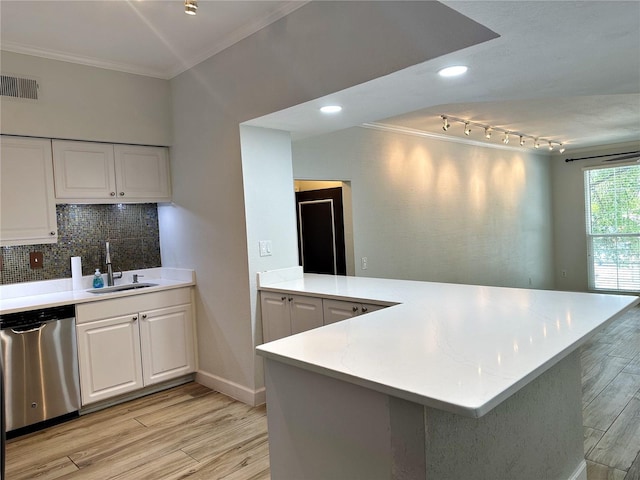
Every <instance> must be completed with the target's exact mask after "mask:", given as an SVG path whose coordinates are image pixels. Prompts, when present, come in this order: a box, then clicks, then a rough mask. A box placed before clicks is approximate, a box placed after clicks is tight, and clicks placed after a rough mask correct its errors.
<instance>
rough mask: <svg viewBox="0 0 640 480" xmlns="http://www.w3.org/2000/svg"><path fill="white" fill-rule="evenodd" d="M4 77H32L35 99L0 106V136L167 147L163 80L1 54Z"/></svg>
mask: <svg viewBox="0 0 640 480" xmlns="http://www.w3.org/2000/svg"><path fill="white" fill-rule="evenodd" d="M1 60H2V73H3V74H9V75H17V76H20V75H24V76H28V77H35V78H37V79H38V83H39V85H40V89H39V94H38V95H39V100H38V101H28V100H17V99H11V98H7V97H3V98H2V102H0V114H1V116H2V124H1V125H0V130H1V133H4V134H12V135H26V136H36V137H45V138H66V139H73V140H87V141H101V142H114V143H132V144H143V145H171V91H170V89H169V82H168V81H167V80H160V79H157V78H150V77H143V76H141V75H133V74H130V73H122V72H115V71H112V70H105V69H103V68H95V67H87V66H84V65H77V64H74V63H68V62H61V61H57V60H48V59H45V58H39V57H33V56H30V55H21V54H17V53H10V52H4V51H3V52H2V59H1Z"/></svg>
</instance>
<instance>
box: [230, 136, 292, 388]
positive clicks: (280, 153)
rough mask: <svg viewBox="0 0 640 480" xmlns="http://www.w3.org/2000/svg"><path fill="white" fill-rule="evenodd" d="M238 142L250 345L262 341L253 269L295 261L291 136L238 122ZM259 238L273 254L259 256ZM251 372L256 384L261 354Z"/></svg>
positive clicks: (272, 266)
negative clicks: (246, 266)
mask: <svg viewBox="0 0 640 480" xmlns="http://www.w3.org/2000/svg"><path fill="white" fill-rule="evenodd" d="M240 142H241V147H242V170H243V181H244V206H245V216H246V221H247V247H248V257H249V272H250V274H249V296H250V300H251V315H252V321H253V323H252V329H253V335H254V336H253V346H254V347H255V346H256V345H259V344H261V343H262V323H261V322H262V317H261V315H260V302H259V299H258V289H257V275H256V273H257V272H262V271H265V270H276V269H279V268H287V267H291V266H293V265H297V263H298V241H297V237H296V235H295V234H293V235H292V232H295V231H296V217H295V194H294V189H293V172H292V170H291V137H290V135H289V132H282V131H278V130H267V129H264V128H257V127H247V126H242V127H240ZM267 199H268V201H265V200H267ZM261 240H269V241H271V242H272V245H273V248H274V250H273V251H272V253H273V255H270V256H265V257H261V256H260V254H259V253H260V250H259V242H260V241H261ZM255 374H256V384H259V383H260V382H262V379H263V370H262V360H261V358H259V357H256V367H255Z"/></svg>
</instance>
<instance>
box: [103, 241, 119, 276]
mask: <svg viewBox="0 0 640 480" xmlns="http://www.w3.org/2000/svg"><path fill="white" fill-rule="evenodd" d="M105 248H106V250H107V254H106V256H105V263H106V264H107V285H108V286H109V287H113V286H114V285H115V283H114V281H113V279H114V278H122V272H119V273H116V274H114V273H113V267H112V266H111V252H110V251H109V242H105Z"/></svg>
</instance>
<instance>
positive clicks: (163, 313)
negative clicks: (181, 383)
mask: <svg viewBox="0 0 640 480" xmlns="http://www.w3.org/2000/svg"><path fill="white" fill-rule="evenodd" d="M193 330H194V329H193V315H192V314H191V305H178V306H175V307H168V308H160V309H158V310H150V311H146V312H141V313H140V345H141V349H142V373H143V378H144V385H145V386H147V385H151V384H153V383H158V382H162V381H165V380H169V379H171V378H175V377H179V376H181V375H186V374H188V373H191V372H193V371H195V348H194V335H193Z"/></svg>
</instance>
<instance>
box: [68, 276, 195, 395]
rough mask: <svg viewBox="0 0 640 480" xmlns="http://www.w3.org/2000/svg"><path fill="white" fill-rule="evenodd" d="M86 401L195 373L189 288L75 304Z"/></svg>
mask: <svg viewBox="0 0 640 480" xmlns="http://www.w3.org/2000/svg"><path fill="white" fill-rule="evenodd" d="M76 324H77V326H76V332H77V337H78V361H79V364H80V392H81V397H82V405H83V406H84V405H87V404H90V403H93V402H97V401H100V400H106V399H108V398H111V397H115V396H117V395H121V394H124V393H128V392H131V391H134V390H138V389H140V388H142V387H145V386H148V385H152V384H154V383H158V382H162V381H165V380H170V379H172V378H176V377H180V376H182V375H186V374H188V373H191V372H193V371H195V368H196V361H195V343H194V318H193V313H192V303H191V289H190V288H189V287H187V288H180V289H175V290H167V291H164V292H155V293H148V294H139V295H134V296H130V297H123V298H118V299H110V300H103V301H96V302H91V303H85V304H80V305H78V306H77V307H76Z"/></svg>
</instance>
